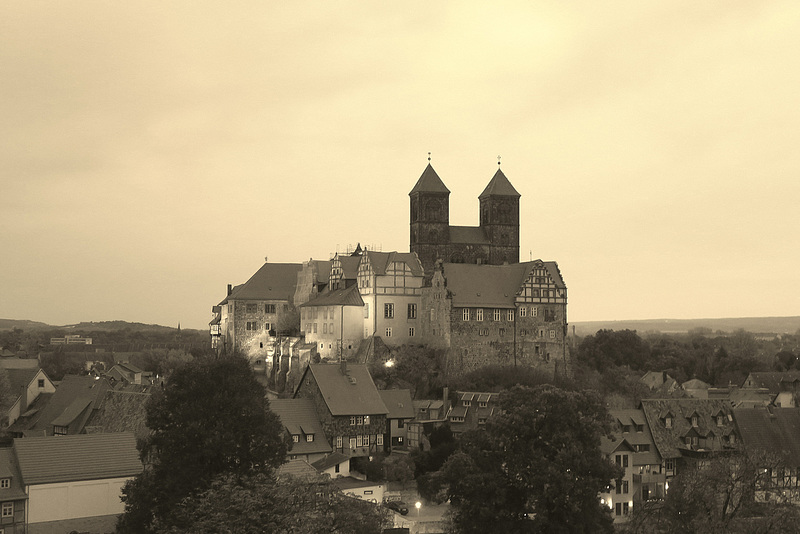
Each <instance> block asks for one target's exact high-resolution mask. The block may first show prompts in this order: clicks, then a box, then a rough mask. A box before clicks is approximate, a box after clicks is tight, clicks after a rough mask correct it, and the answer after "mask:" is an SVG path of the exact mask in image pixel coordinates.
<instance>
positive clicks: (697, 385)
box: [681, 378, 711, 389]
mask: <svg viewBox="0 0 800 534" xmlns="http://www.w3.org/2000/svg"><path fill="white" fill-rule="evenodd" d="M681 387H682V388H683V389H708V388H710V387H711V386H710V385H709V384H707V383H705V382H703V381H702V380H700V379H699V378H692V379H691V380H687V381H686V382H684V383H683V384H681Z"/></svg>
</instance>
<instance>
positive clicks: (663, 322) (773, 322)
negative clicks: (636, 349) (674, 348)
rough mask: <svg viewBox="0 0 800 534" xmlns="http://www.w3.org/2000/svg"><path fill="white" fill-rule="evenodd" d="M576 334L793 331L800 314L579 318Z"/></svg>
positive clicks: (797, 326) (796, 326)
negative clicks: (593, 319) (607, 332)
mask: <svg viewBox="0 0 800 534" xmlns="http://www.w3.org/2000/svg"><path fill="white" fill-rule="evenodd" d="M570 326H571V327H574V328H575V333H576V334H577V335H578V336H587V335H590V334H594V333H596V332H597V331H598V330H636V331H637V332H638V333H640V334H644V333H646V332H661V333H664V334H677V333H686V332H688V331H689V330H693V329H695V328H707V329H711V332H714V333H717V332H724V333H731V332H734V331H736V330H739V329H741V330H746V331H748V332H752V333H774V334H794V333H796V332H798V331H800V316H793V317H731V318H724V319H649V320H622V321H581V322H574V323H570Z"/></svg>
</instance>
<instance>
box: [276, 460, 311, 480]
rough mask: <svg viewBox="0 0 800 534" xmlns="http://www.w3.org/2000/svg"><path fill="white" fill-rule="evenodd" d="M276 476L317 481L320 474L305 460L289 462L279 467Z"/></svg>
mask: <svg viewBox="0 0 800 534" xmlns="http://www.w3.org/2000/svg"><path fill="white" fill-rule="evenodd" d="M276 474H277V475H278V476H279V477H280V476H293V477H295V478H301V479H316V478H317V477H318V476H319V473H318V472H317V470H316V469H314V468H313V467H311V464H310V463H308V462H307V461H305V460H301V459H299V458H298V459H296V460H289V461H288V462H286V463H285V464H282V465H281V466H279V467H278V469H277V471H276Z"/></svg>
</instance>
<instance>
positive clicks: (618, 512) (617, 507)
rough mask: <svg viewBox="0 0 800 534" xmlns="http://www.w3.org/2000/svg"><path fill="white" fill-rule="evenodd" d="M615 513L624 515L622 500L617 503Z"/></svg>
mask: <svg viewBox="0 0 800 534" xmlns="http://www.w3.org/2000/svg"><path fill="white" fill-rule="evenodd" d="M615 513H616V514H617V515H622V503H621V502H618V503H617V505H616V509H615Z"/></svg>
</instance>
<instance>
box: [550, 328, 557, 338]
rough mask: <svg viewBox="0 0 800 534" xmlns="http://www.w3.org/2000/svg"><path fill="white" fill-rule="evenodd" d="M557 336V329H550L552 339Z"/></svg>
mask: <svg viewBox="0 0 800 534" xmlns="http://www.w3.org/2000/svg"><path fill="white" fill-rule="evenodd" d="M555 338H556V331H555V330H550V339H555Z"/></svg>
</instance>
